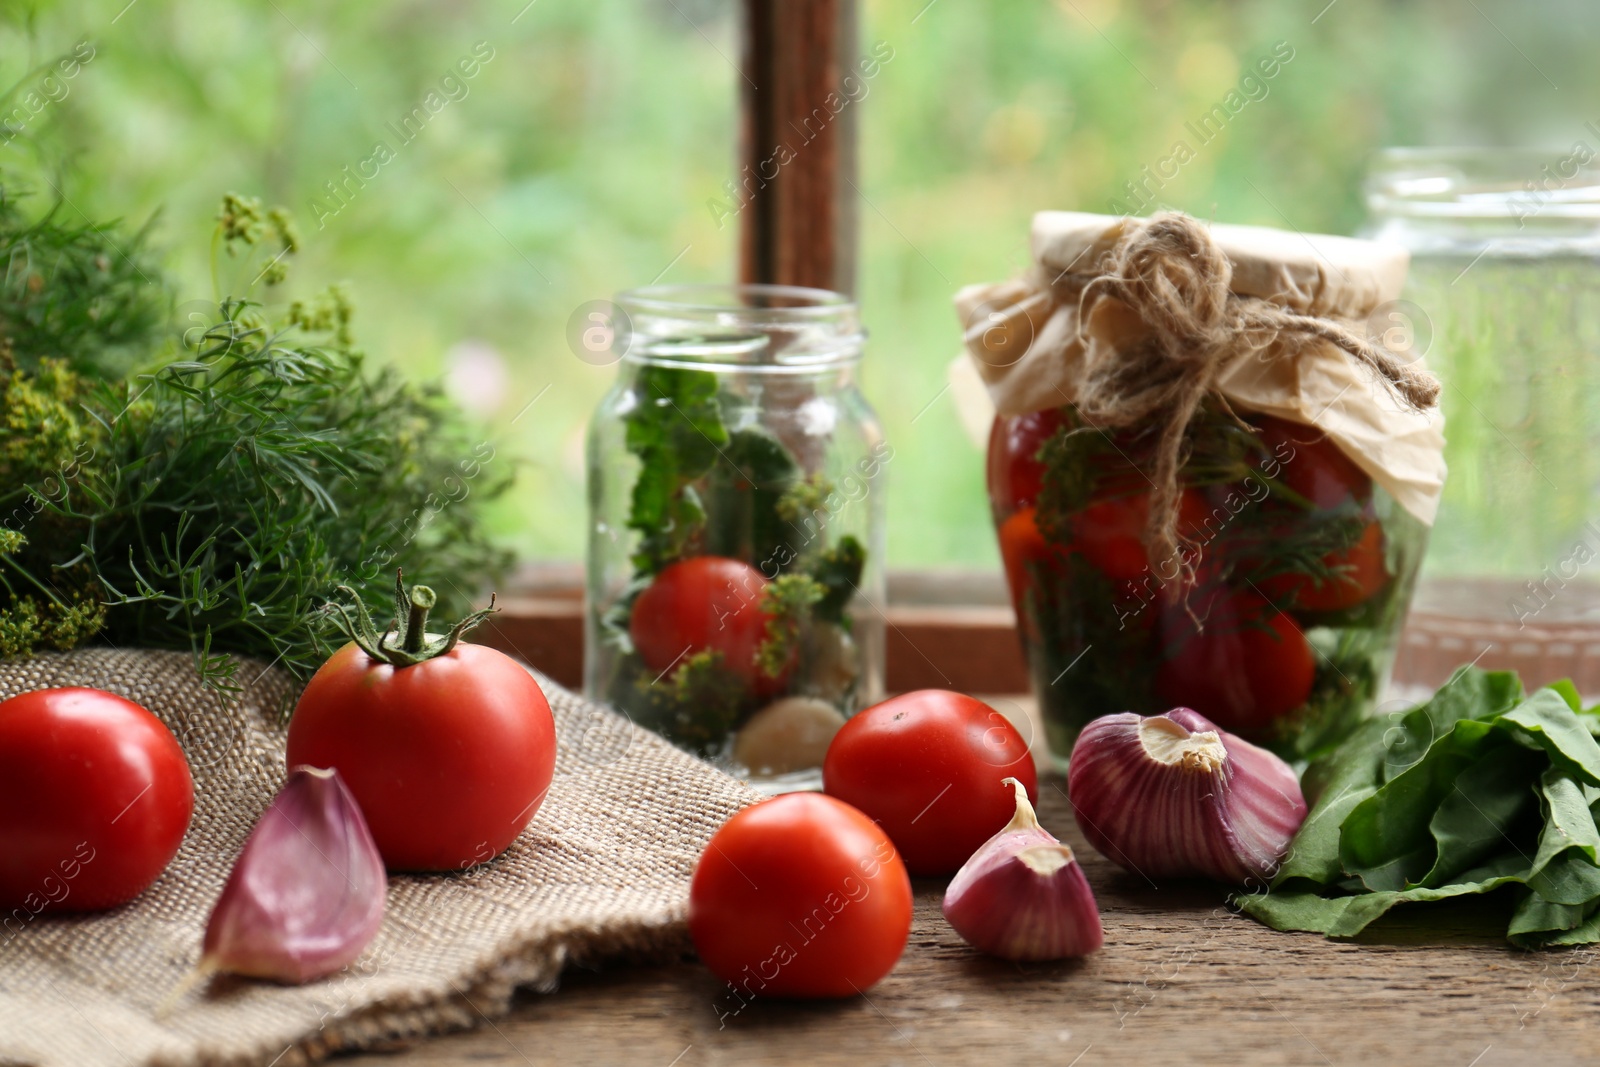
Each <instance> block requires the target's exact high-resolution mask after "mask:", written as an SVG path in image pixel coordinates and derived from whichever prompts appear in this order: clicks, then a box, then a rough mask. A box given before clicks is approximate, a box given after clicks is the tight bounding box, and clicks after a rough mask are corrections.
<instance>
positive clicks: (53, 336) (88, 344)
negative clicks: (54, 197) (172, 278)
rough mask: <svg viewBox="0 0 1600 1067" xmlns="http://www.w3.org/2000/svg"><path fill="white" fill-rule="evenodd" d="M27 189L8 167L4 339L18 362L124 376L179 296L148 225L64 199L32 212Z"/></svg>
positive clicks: (0, 291)
mask: <svg viewBox="0 0 1600 1067" xmlns="http://www.w3.org/2000/svg"><path fill="white" fill-rule="evenodd" d="M20 199H22V197H21V195H20V194H19V192H18V190H17V189H16V188H15V187H14V186H12V185H11V184H10V183H9V182H8V181H6V180H5V179H4V178H3V177H0V261H3V262H4V264H5V268H4V274H3V276H0V339H3V340H5V341H8V342H9V343H10V344H11V345H12V346H13V348H14V353H15V357H16V361H17V364H18V365H19V366H21V367H22V368H23V369H25V370H36V369H39V368H40V366H41V364H42V363H43V361H45V360H47V359H60V360H65V361H66V362H67V363H68V364H69V365H70V366H71V367H72V368H73V369H75V370H78V371H82V372H84V373H86V374H93V375H98V376H101V377H120V376H121V375H123V374H125V373H127V372H128V371H129V370H130V369H131V368H133V367H134V366H135V365H136V364H138V363H140V362H142V361H144V360H146V359H148V358H149V357H150V355H151V354H152V352H153V350H154V348H155V346H156V343H157V341H158V339H159V338H160V336H161V333H162V331H163V330H164V329H165V327H166V324H167V319H168V315H169V313H170V311H171V306H172V298H171V295H170V292H169V290H168V288H167V285H166V279H165V276H164V274H163V272H162V270H161V268H160V267H159V266H158V265H157V263H156V260H155V257H154V256H153V255H152V254H151V253H150V251H149V239H148V238H149V234H148V226H147V227H146V228H144V229H140V230H135V231H132V232H129V231H128V230H126V229H124V228H123V227H122V226H120V225H119V224H118V223H115V222H105V223H83V224H74V223H70V222H68V221H66V218H65V214H66V211H67V210H68V209H67V208H66V206H65V205H64V204H62V203H60V202H57V203H56V204H54V205H53V206H52V207H50V208H49V209H48V210H47V211H45V212H44V213H43V214H42V215H40V216H38V217H33V216H30V215H29V213H28V212H26V211H24V210H23V208H22V205H21V203H19V200H20Z"/></svg>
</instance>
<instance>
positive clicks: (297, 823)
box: [200, 767, 388, 984]
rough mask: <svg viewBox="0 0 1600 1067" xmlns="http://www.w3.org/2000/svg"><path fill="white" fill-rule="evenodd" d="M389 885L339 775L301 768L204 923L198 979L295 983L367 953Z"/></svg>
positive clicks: (277, 799) (294, 772) (251, 840)
mask: <svg viewBox="0 0 1600 1067" xmlns="http://www.w3.org/2000/svg"><path fill="white" fill-rule="evenodd" d="M387 888H388V879H387V876H386V875H385V874H384V869H383V858H382V857H381V856H379V855H378V846H377V844H376V843H375V842H374V841H373V839H372V833H371V831H369V830H368V829H367V821H366V819H365V818H363V817H362V814H361V809H360V807H359V806H357V804H356V799H355V797H354V796H353V795H352V794H351V792H350V790H349V787H347V786H346V785H345V784H344V782H343V781H342V780H341V779H340V778H339V774H338V772H337V771H332V770H326V771H325V770H319V769H317V768H314V767H296V768H294V769H293V770H291V771H290V772H289V778H288V781H287V782H285V784H284V786H283V789H281V790H280V791H279V792H278V795H277V796H276V797H274V798H273V800H272V803H271V804H270V805H269V806H268V807H267V810H266V812H264V813H263V814H262V816H261V818H260V820H259V821H258V822H257V823H256V825H255V829H253V830H251V831H250V836H249V838H248V839H246V841H245V843H244V849H243V850H242V851H241V852H240V853H239V858H238V860H236V861H235V862H234V865H233V871H232V872H231V873H230V874H229V875H228V881H227V884H226V885H224V886H223V888H222V895H221V896H220V897H218V898H217V903H216V905H215V907H213V908H212V911H211V918H210V920H209V921H208V922H207V924H206V935H205V947H204V952H203V954H202V955H201V958H200V972H201V973H202V974H212V973H217V972H226V973H229V974H239V975H246V976H249V977H252V978H266V979H270V980H272V981H277V982H289V983H295V984H299V983H302V982H309V981H311V980H312V979H314V978H320V977H322V976H323V975H327V974H332V973H333V972H334V971H337V970H339V969H340V968H341V967H343V966H345V965H346V964H348V963H350V962H351V961H352V960H354V959H355V958H356V957H357V956H359V955H360V954H361V950H362V949H364V948H366V946H367V943H368V942H369V941H371V940H372V938H373V937H374V935H376V934H377V932H378V927H379V926H380V925H381V924H382V922H383V904H384V894H385V892H386V891H387Z"/></svg>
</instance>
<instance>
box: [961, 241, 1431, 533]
mask: <svg viewBox="0 0 1600 1067" xmlns="http://www.w3.org/2000/svg"><path fill="white" fill-rule="evenodd" d="M1149 222H1150V220H1148V219H1139V218H1128V217H1121V216H1112V215H1091V214H1083V213H1078V212H1062V211H1044V212H1040V213H1038V214H1036V215H1035V216H1034V219H1033V237H1032V249H1033V260H1034V264H1033V267H1032V268H1031V269H1030V270H1029V271H1028V273H1027V274H1026V275H1025V276H1023V277H1021V278H1014V279H1010V280H1008V281H1003V282H997V283H991V284H985V285H970V286H967V287H966V288H964V289H962V290H961V291H960V292H959V293H957V294H956V297H955V301H956V308H957V310H958V312H959V313H960V315H961V319H962V322H963V323H964V324H966V330H965V338H964V340H965V343H966V348H967V353H968V355H969V356H970V357H971V360H972V364H973V366H974V367H975V368H976V370H977V372H978V374H979V376H980V377H981V379H982V380H983V383H984V385H985V386H986V387H987V392H988V395H989V399H990V400H991V401H992V402H993V404H994V406H995V409H996V410H997V411H998V413H999V414H1001V415H1021V414H1026V413H1028V412H1032V411H1040V410H1044V409H1046V408H1055V407H1060V406H1062V405H1063V404H1067V403H1074V402H1076V400H1077V393H1078V387H1079V384H1080V383H1081V382H1082V381H1083V380H1084V378H1085V376H1086V375H1088V374H1090V373H1091V372H1095V371H1103V369H1104V368H1105V367H1107V366H1109V365H1111V363H1112V361H1116V360H1119V359H1122V358H1124V353H1125V352H1127V351H1131V350H1133V349H1134V348H1135V347H1136V346H1139V345H1141V344H1143V343H1146V342H1148V341H1149V340H1150V338H1151V336H1152V333H1153V331H1152V329H1151V327H1150V326H1149V325H1148V323H1146V322H1145V321H1144V320H1143V319H1141V317H1140V315H1139V314H1138V313H1137V312H1136V311H1135V310H1134V309H1133V308H1132V307H1131V306H1129V305H1128V304H1127V303H1125V302H1124V301H1123V300H1122V299H1119V298H1118V297H1117V296H1115V295H1112V294H1111V293H1110V292H1108V291H1107V290H1106V289H1105V288H1097V287H1096V286H1095V285H1094V284H1092V283H1094V281H1095V279H1096V278H1097V277H1099V276H1100V274H1101V270H1102V265H1103V264H1104V262H1105V261H1106V260H1107V259H1108V257H1109V255H1110V254H1111V253H1112V252H1113V250H1114V249H1116V248H1117V247H1118V245H1119V243H1121V242H1123V241H1124V240H1125V239H1126V238H1127V237H1129V236H1130V235H1135V234H1137V233H1138V232H1139V230H1140V229H1142V228H1144V227H1146V226H1148V225H1149ZM1207 230H1208V232H1209V234H1210V236H1211V238H1212V240H1213V241H1214V242H1215V243H1216V245H1217V247H1218V249H1219V250H1220V251H1221V252H1222V253H1223V255H1224V256H1226V258H1227V261H1228V263H1229V264H1230V265H1231V267H1232V277H1231V281H1230V282H1229V285H1228V287H1229V290H1230V291H1231V292H1232V293H1233V294H1235V295H1236V296H1237V297H1240V298H1245V299H1246V300H1248V301H1250V302H1251V303H1252V304H1253V305H1255V306H1259V307H1261V308H1263V309H1265V310H1266V311H1267V312H1268V313H1269V314H1270V313H1272V312H1273V311H1274V310H1281V311H1282V312H1288V313H1297V314H1298V315H1299V316H1311V317H1315V318H1317V319H1322V320H1327V321H1328V323H1329V324H1330V326H1331V327H1332V328H1334V329H1338V328H1342V329H1343V330H1345V331H1348V332H1349V333H1351V334H1356V335H1360V336H1370V335H1371V333H1373V332H1375V331H1374V326H1375V325H1378V324H1381V325H1383V326H1387V325H1388V324H1389V321H1390V320H1389V318H1388V317H1387V316H1386V314H1385V312H1386V308H1385V305H1387V304H1389V303H1391V302H1393V301H1395V300H1397V299H1398V297H1399V296H1400V291H1401V288H1402V286H1403V285H1404V283H1405V275H1406V266H1407V262H1408V255H1407V253H1406V252H1405V251H1404V250H1403V249H1399V248H1394V247H1391V246H1388V245H1380V244H1377V243H1374V242H1370V241H1360V240H1355V239H1353V238H1348V237H1335V236H1330V235H1326V234H1301V233H1291V232H1288V231H1283V230H1273V229H1269V228H1266V227H1259V226H1238V225H1227V224H1220V223H1219V224H1211V225H1209V226H1208V227H1207ZM1086 291H1087V294H1088V295H1087V297H1085V292H1086ZM1252 336H1253V337H1259V336H1260V335H1259V334H1254V335H1252ZM1408 362H1409V364H1410V365H1411V366H1413V367H1419V368H1420V365H1421V356H1420V354H1419V355H1418V356H1417V357H1416V358H1415V359H1413V360H1409V361H1408ZM1215 389H1216V391H1217V392H1218V393H1220V394H1221V395H1222V396H1223V397H1224V398H1225V399H1226V400H1227V401H1228V402H1229V403H1230V404H1233V405H1235V406H1236V407H1238V408H1240V409H1244V410H1249V411H1256V412H1261V413H1264V414H1268V415H1276V416H1279V417H1282V418H1287V419H1292V420H1294V421H1296V422H1301V423H1306V424H1308V425H1312V426H1315V427H1317V428H1318V429H1320V430H1322V431H1324V432H1325V433H1327V434H1328V436H1329V437H1330V438H1332V439H1333V441H1334V442H1335V443H1336V444H1337V445H1338V446H1339V448H1340V449H1341V451H1343V452H1344V453H1345V454H1346V455H1348V456H1349V457H1350V458H1351V460H1353V461H1354V462H1355V463H1356V464H1357V465H1358V466H1359V467H1361V469H1362V470H1364V471H1365V472H1366V473H1367V474H1368V475H1370V476H1371V477H1372V478H1373V480H1374V481H1376V482H1377V483H1378V484H1379V485H1381V486H1383V488H1384V489H1386V490H1387V491H1388V492H1389V494H1390V495H1391V496H1393V497H1394V498H1395V500H1396V501H1397V502H1398V503H1399V504H1400V505H1401V506H1402V507H1404V508H1405V509H1406V511H1408V512H1409V513H1411V514H1412V515H1414V516H1415V517H1416V518H1418V519H1420V520H1421V521H1423V522H1425V523H1428V524H1430V525H1431V524H1432V523H1433V520H1434V517H1435V515H1436V513H1437V511H1438V505H1439V494H1440V492H1441V490H1442V489H1443V486H1444V476H1445V463H1444V433H1443V430H1444V419H1443V416H1442V415H1441V414H1440V413H1439V411H1438V410H1437V409H1436V408H1434V409H1430V410H1418V409H1417V408H1415V407H1412V406H1409V405H1407V404H1406V403H1405V402H1404V401H1403V400H1402V399H1400V398H1399V397H1397V396H1396V395H1394V393H1393V392H1392V391H1391V390H1390V389H1388V388H1387V387H1386V383H1385V382H1384V381H1383V380H1382V379H1381V378H1379V376H1378V375H1376V374H1375V373H1374V372H1373V370H1372V368H1371V367H1370V366H1368V365H1367V364H1365V363H1363V362H1360V361H1358V360H1356V359H1353V358H1352V357H1351V355H1350V354H1349V353H1348V352H1347V351H1345V350H1344V349H1342V348H1341V347H1339V346H1338V345H1336V344H1334V343H1332V342H1330V341H1328V340H1325V339H1323V338H1322V337H1318V336H1308V335H1307V334H1305V333H1304V332H1298V331H1291V332H1285V333H1283V334H1281V335H1277V336H1275V337H1270V338H1269V339H1268V340H1267V341H1266V342H1265V343H1264V344H1259V345H1257V344H1254V343H1252V344H1246V345H1242V346H1241V348H1240V350H1239V352H1238V354H1237V356H1236V357H1235V358H1231V359H1227V360H1225V363H1224V365H1223V366H1222V368H1221V369H1220V371H1219V373H1218V374H1217V377H1216V379H1215Z"/></svg>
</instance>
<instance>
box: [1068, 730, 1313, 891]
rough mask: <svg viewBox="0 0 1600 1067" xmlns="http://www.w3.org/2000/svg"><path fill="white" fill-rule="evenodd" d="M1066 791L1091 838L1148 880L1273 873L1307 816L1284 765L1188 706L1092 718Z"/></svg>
mask: <svg viewBox="0 0 1600 1067" xmlns="http://www.w3.org/2000/svg"><path fill="white" fill-rule="evenodd" d="M1067 790H1068V793H1069V794H1070V796H1071V798H1072V805H1073V809H1074V811H1075V812H1076V814H1077V818H1078V827H1079V828H1080V829H1081V830H1082V831H1083V835H1084V837H1086V838H1088V839H1089V843H1090V844H1092V845H1093V846H1094V847H1095V849H1096V850H1098V851H1099V852H1100V854H1101V855H1103V856H1105V857H1106V858H1107V859H1108V860H1110V861H1111V862H1112V863H1115V864H1116V865H1117V866H1119V867H1122V868H1123V869H1124V870H1129V871H1132V872H1134V873H1136V874H1139V875H1142V876H1144V877H1146V878H1163V877H1166V878H1187V877H1195V876H1200V877H1206V878H1212V879H1215V880H1216V881H1219V882H1226V883H1229V884H1231V885H1244V884H1246V883H1248V882H1250V881H1252V880H1265V879H1268V878H1270V877H1271V876H1272V875H1273V874H1275V873H1276V872H1277V869H1278V865H1279V863H1280V862H1281V861H1282V859H1283V857H1284V855H1285V853H1287V852H1288V849H1289V841H1290V839H1291V838H1293V837H1294V834H1295V831H1296V830H1298V829H1300V824H1301V823H1302V822H1304V821H1305V817H1306V799H1305V795H1304V794H1303V793H1301V791H1300V782H1299V779H1298V778H1296V777H1295V773H1294V771H1293V770H1292V769H1291V768H1290V767H1289V765H1288V764H1287V763H1285V762H1284V761H1283V760H1281V759H1279V758H1278V757H1277V756H1275V755H1273V754H1272V753H1271V752H1268V751H1267V750H1266V749H1263V748H1258V747H1256V746H1255V745H1252V744H1251V743H1250V742H1248V741H1245V740H1242V739H1241V738H1238V737H1235V736H1234V735H1233V734H1230V733H1228V732H1226V731H1224V730H1221V729H1218V728H1217V726H1216V725H1214V724H1213V723H1212V722H1211V721H1210V720H1208V719H1207V718H1206V717H1205V716H1203V715H1201V714H1200V713H1199V712H1197V711H1191V710H1190V709H1188V708H1174V709H1173V710H1172V711H1169V712H1167V713H1166V714H1165V715H1152V716H1149V717H1144V716H1140V715H1135V714H1134V713H1132V712H1122V713H1121V714H1118V715H1106V716H1104V717H1102V718H1099V719H1096V720H1094V721H1093V722H1091V723H1090V724H1089V725H1088V726H1086V727H1084V729H1083V732H1082V733H1080V734H1079V735H1078V741H1077V744H1075V745H1074V746H1073V749H1072V760H1071V763H1070V764H1069V765H1068V768H1067Z"/></svg>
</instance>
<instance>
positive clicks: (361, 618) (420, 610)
mask: <svg viewBox="0 0 1600 1067" xmlns="http://www.w3.org/2000/svg"><path fill="white" fill-rule="evenodd" d="M338 591H339V592H340V593H343V594H344V595H345V596H347V597H349V598H350V599H351V600H353V601H354V605H353V608H354V612H353V614H352V610H351V608H350V607H346V606H345V605H344V604H341V603H339V602H337V601H329V602H328V604H327V606H326V607H325V608H324V609H323V610H324V612H325V613H326V617H327V618H328V620H329V621H330V622H331V623H332V624H333V625H334V627H335V628H337V629H338V630H340V631H342V632H343V633H344V635H345V636H346V637H348V638H349V639H350V640H351V641H353V642H355V644H356V645H357V646H358V647H359V648H360V649H361V651H363V652H365V653H366V654H367V655H368V656H369V657H370V658H371V659H372V660H374V661H375V662H378V663H387V664H389V665H390V666H392V667H410V666H412V665H413V664H416V663H421V662H423V661H424V660H430V659H434V658H435V657H438V656H443V655H445V654H446V653H448V652H449V651H450V650H451V649H453V648H455V647H456V642H458V641H460V640H461V635H462V634H464V633H466V632H467V631H468V630H470V629H472V628H473V627H474V626H476V625H478V624H479V623H480V622H482V621H483V620H484V619H487V618H488V617H489V616H490V615H492V614H494V611H495V607H494V601H495V598H494V596H493V595H492V594H491V595H490V597H489V606H488V607H486V608H484V609H482V610H480V611H474V612H473V613H472V614H470V615H468V616H467V617H466V618H464V619H462V620H461V621H460V622H458V623H456V624H455V625H454V626H452V627H450V630H449V632H447V633H445V634H444V635H443V636H430V635H429V633H428V612H429V611H430V610H432V609H433V607H434V606H435V605H436V604H438V602H439V598H438V596H437V595H436V594H435V593H434V591H433V590H432V589H429V588H428V587H427V586H425V585H417V586H412V587H411V589H410V590H409V591H407V589H406V585H405V576H404V575H403V574H401V573H400V572H398V571H397V572H395V577H394V619H393V620H392V621H391V622H390V624H389V628H388V629H387V630H385V631H383V632H382V633H379V632H378V629H377V627H375V626H373V624H372V616H371V615H370V614H368V612H367V609H366V605H364V604H362V603H361V597H360V595H359V594H358V593H357V592H356V591H355V590H354V589H351V588H350V587H349V586H347V585H341V586H339V587H338Z"/></svg>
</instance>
